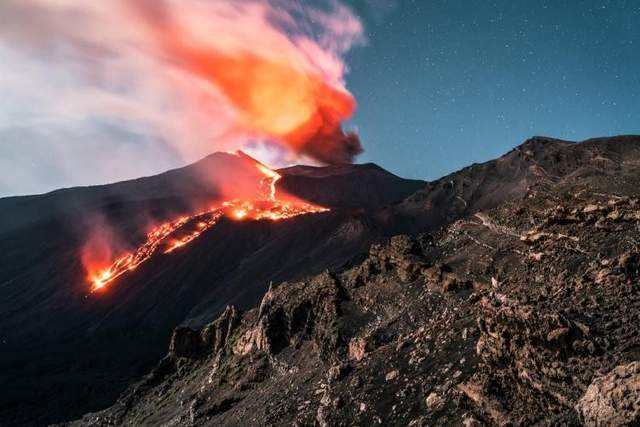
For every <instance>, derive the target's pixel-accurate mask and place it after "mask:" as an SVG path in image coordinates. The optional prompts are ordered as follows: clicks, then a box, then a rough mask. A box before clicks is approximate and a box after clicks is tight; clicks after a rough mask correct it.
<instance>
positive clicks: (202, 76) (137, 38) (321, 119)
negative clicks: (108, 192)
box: [0, 0, 363, 188]
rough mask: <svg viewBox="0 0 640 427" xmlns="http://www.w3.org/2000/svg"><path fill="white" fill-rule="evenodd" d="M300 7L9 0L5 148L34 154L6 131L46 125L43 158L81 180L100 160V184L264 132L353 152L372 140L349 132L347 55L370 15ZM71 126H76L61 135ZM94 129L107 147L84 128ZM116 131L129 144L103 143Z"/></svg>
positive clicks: (1, 49) (303, 147) (2, 116)
mask: <svg viewBox="0 0 640 427" xmlns="http://www.w3.org/2000/svg"><path fill="white" fill-rule="evenodd" d="M301 4H302V2H299V1H297V0H271V1H257V0H247V1H242V0H209V1H207V0H112V1H108V2H106V1H94V2H79V1H75V0H8V1H4V2H2V4H0V76H4V77H0V92H1V93H3V94H4V95H6V98H5V99H7V100H10V101H11V102H7V103H5V104H4V106H0V136H1V135H4V136H5V138H4V139H5V142H4V144H5V145H4V147H3V146H2V145H0V158H4V161H6V162H15V161H20V160H23V158H24V157H29V153H28V152H27V151H28V148H27V147H28V145H29V144H28V143H25V142H23V144H24V146H25V149H22V150H21V149H18V148H16V146H13V147H9V146H8V144H17V142H15V143H14V142H11V141H10V142H7V141H6V140H7V138H6V135H12V134H16V133H19V134H23V133H24V132H19V131H18V130H17V129H33V128H36V127H37V128H38V129H39V134H40V135H41V136H43V138H44V137H45V136H48V137H50V138H51V140H55V141H57V144H56V146H55V147H47V150H51V153H52V155H51V156H45V157H47V158H48V159H49V160H43V162H45V163H46V162H47V161H48V162H50V163H52V164H53V163H54V162H55V166H50V167H57V168H61V170H60V171H59V173H58V175H62V176H65V177H66V176H67V175H70V174H71V175H70V176H71V178H73V179H83V178H84V177H77V176H75V175H73V174H74V171H75V170H84V171H87V173H90V171H92V173H94V174H96V176H93V177H91V178H89V179H88V181H90V182H91V181H96V180H98V181H100V180H115V179H121V178H124V177H126V176H121V175H131V176H136V175H139V174H140V173H142V172H145V171H140V170H139V168H140V165H143V166H145V163H144V162H145V161H147V162H148V163H150V164H149V167H151V164H153V163H154V162H152V161H149V153H150V152H151V151H153V152H156V153H157V158H158V159H162V160H161V161H162V164H163V165H164V163H166V159H167V158H179V159H181V160H186V161H191V160H195V159H196V158H198V157H202V156H204V155H206V154H209V153H211V152H212V151H216V150H232V149H237V148H243V147H244V146H246V145H251V144H254V145H255V144H256V143H260V142H261V141H267V142H268V144H263V145H262V146H267V147H273V145H274V144H277V147H278V149H279V150H282V151H283V152H285V153H288V156H289V158H291V157H293V158H296V159H298V160H299V159H304V158H306V159H311V160H312V161H315V162H319V163H343V162H351V161H352V160H353V158H354V156H355V155H357V154H358V153H359V152H361V147H360V143H359V141H358V138H357V136H356V135H354V134H348V133H345V132H344V131H343V129H342V123H343V122H344V121H345V120H347V119H348V118H349V117H350V116H351V115H352V114H353V111H354V109H355V100H354V98H353V96H352V95H351V94H350V93H349V92H348V91H347V90H346V88H345V81H344V77H345V73H346V71H347V70H346V66H345V63H344V60H343V58H344V55H345V54H346V52H347V51H348V50H349V49H350V48H351V47H352V46H353V45H354V44H357V43H360V42H362V41H363V35H362V33H363V30H362V25H361V22H360V21H359V19H358V18H357V17H356V16H354V15H353V13H352V12H351V11H350V9H349V8H347V7H346V6H344V5H343V4H341V3H339V2H338V1H337V0H331V1H330V0H328V1H327V2H326V3H325V4H323V5H321V6H318V7H317V8H309V7H304V8H303V7H302V6H301ZM3 57H5V58H6V59H7V60H8V61H3V60H2V58H3ZM61 128H62V129H64V130H65V135H76V137H75V138H60V137H59V136H57V135H56V132H57V130H59V129H61ZM47 129H50V131H47ZM88 129H89V130H88ZM99 131H102V132H99ZM95 134H101V138H100V140H101V143H100V144H98V143H96V142H92V140H93V139H92V138H85V139H84V140H83V139H82V136H83V135H85V136H86V135H95ZM105 134H108V135H109V136H113V139H114V140H115V139H117V138H118V137H120V141H118V142H114V143H111V144H109V143H106V144H105V142H104V139H105V137H104V135H105ZM10 139H11V138H9V140H10ZM90 139H91V140H90ZM106 139H108V138H106ZM61 140H62V141H61ZM122 141H125V142H122ZM150 144H154V145H153V147H152V148H151V149H150ZM41 146H42V145H41V143H39V144H38V147H39V148H41ZM138 147H140V148H138ZM3 154H6V155H3ZM60 158H64V159H65V160H64V162H61V161H59V160H60ZM51 159H57V160H55V161H54V160H51ZM61 163H64V166H61ZM123 164H128V165H130V166H128V167H126V166H122V165H123ZM155 164H156V165H157V162H156V163H155ZM87 165H90V166H89V167H87ZM114 165H118V166H117V169H115V170H117V173H116V174H115V175H116V176H112V175H113V173H112V171H113V170H114ZM0 166H5V165H2V164H0ZM6 166H9V163H8V164H7V165H6ZM45 169H46V168H45ZM51 174H53V175H56V172H55V171H52V172H51ZM73 179H72V180H73ZM3 186H7V183H6V182H0V188H2V187H3Z"/></svg>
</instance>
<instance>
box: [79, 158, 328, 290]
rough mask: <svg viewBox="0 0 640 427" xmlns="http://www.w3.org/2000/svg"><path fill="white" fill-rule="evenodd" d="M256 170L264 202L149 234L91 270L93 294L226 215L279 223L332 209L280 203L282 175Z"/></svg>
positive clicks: (231, 206) (232, 204)
mask: <svg viewBox="0 0 640 427" xmlns="http://www.w3.org/2000/svg"><path fill="white" fill-rule="evenodd" d="M256 167H257V168H258V170H260V172H261V173H262V174H263V175H264V176H265V177H264V178H263V179H262V182H261V186H262V187H263V189H264V193H265V194H264V196H263V199H260V200H238V199H236V200H230V201H226V202H224V203H222V206H221V207H213V208H211V209H210V210H209V211H205V212H199V213H196V214H194V215H191V216H182V217H180V218H178V219H176V220H174V221H172V222H167V223H164V224H162V225H159V226H157V227H155V228H154V229H153V230H151V231H150V232H149V233H148V234H147V239H146V241H145V242H144V243H143V244H142V245H141V246H139V247H138V249H136V250H135V251H134V252H130V253H125V254H123V255H121V256H119V257H118V258H116V259H115V260H114V261H113V262H112V263H111V265H110V266H109V267H107V268H103V269H98V270H97V271H92V269H91V268H87V270H88V271H89V274H88V278H89V282H90V285H91V292H95V291H98V290H101V289H104V288H105V287H106V286H107V285H108V284H109V283H111V282H113V281H114V280H116V279H117V278H119V277H120V276H122V275H123V274H125V273H127V272H128V271H132V270H135V269H136V268H137V267H138V266H139V265H140V264H142V263H144V262H145V261H147V260H149V259H150V258H151V257H153V256H155V255H156V254H163V255H169V254H171V253H173V252H174V251H176V250H178V249H180V248H182V247H184V246H187V245H188V244H189V243H191V242H192V241H194V240H195V239H197V238H198V237H200V235H201V234H202V233H204V232H205V231H206V230H208V229H210V228H211V227H213V226H214V225H216V224H217V222H218V221H219V220H220V218H222V217H223V216H226V217H228V218H230V219H232V220H235V221H246V220H254V221H257V220H269V221H278V220H282V219H288V218H293V217H296V216H298V215H304V214H310V213H320V212H326V211H328V210H329V209H326V208H323V207H319V206H315V205H312V204H309V203H306V202H303V201H281V200H278V199H277V197H276V182H277V181H278V180H279V179H280V178H281V176H280V175H279V174H278V173H277V172H275V171H273V170H271V169H269V168H268V167H266V166H264V165H262V164H259V163H256Z"/></svg>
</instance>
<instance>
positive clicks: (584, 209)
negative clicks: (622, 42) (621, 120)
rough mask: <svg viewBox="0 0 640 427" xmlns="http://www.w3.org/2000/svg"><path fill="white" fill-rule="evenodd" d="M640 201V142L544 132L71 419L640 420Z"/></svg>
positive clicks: (221, 315) (428, 190) (230, 316)
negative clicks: (103, 404) (572, 139)
mask: <svg viewBox="0 0 640 427" xmlns="http://www.w3.org/2000/svg"><path fill="white" fill-rule="evenodd" d="M639 189H640V137H618V138H609V139H599V140H590V141H585V142H582V143H578V144H575V143H569V142H564V141H557V140H551V139H547V138H534V139H532V140H529V141H527V142H526V143H524V144H523V145H521V146H519V147H518V148H516V149H515V150H513V151H512V152H510V153H507V154H506V155H505V156H503V157H501V158H500V159H497V160H495V161H492V162H488V163H485V164H482V165H474V166H471V167H469V168H467V169H465V170H462V171H460V172H457V173H455V174H452V175H450V176H448V177H445V178H442V179H441V180H439V181H435V182H433V183H429V184H427V185H426V186H425V187H424V188H423V189H421V190H419V191H418V192H416V193H414V194H413V195H411V196H409V197H407V198H405V199H404V200H403V201H401V202H399V203H392V204H389V205H387V206H383V207H381V208H380V210H379V211H377V212H376V213H375V214H374V215H372V216H370V218H375V221H376V224H378V225H377V226H383V225H385V224H386V225H388V228H386V230H388V231H389V234H396V233H400V234H397V235H395V236H393V237H390V238H388V239H385V240H381V243H376V242H373V244H371V245H370V246H369V249H368V250H363V251H359V252H358V251H354V252H353V253H352V256H351V258H350V259H349V260H348V262H345V263H342V264H340V265H337V264H334V266H332V267H329V268H328V269H326V270H325V271H323V272H321V273H319V274H312V275H307V276H304V277H301V278H300V279H296V280H287V281H280V282H275V281H274V282H273V284H272V285H271V286H270V287H269V289H268V291H267V292H266V294H264V295H263V296H262V298H261V301H260V302H259V304H257V305H256V306H255V307H254V308H248V307H247V308H248V309H247V308H243V307H239V306H237V305H234V304H229V305H228V306H227V307H226V308H225V309H222V308H220V309H218V310H217V313H218V316H217V318H216V320H213V321H212V322H210V323H207V324H205V325H201V326H200V325H198V324H197V322H196V323H194V322H192V323H189V322H186V323H183V324H182V325H181V326H179V327H177V328H176V329H174V331H173V333H172V336H171V339H170V342H169V344H168V346H167V350H166V351H167V354H166V356H165V357H164V358H163V359H162V360H161V361H160V362H159V364H158V365H157V366H156V367H155V368H154V369H153V370H152V371H151V372H150V373H149V374H147V375H146V376H145V377H144V378H143V379H142V380H140V381H139V382H137V383H136V384H135V385H133V386H131V387H129V388H128V389H127V390H126V391H125V392H124V393H123V394H122V395H121V396H120V397H119V399H118V400H117V402H116V403H115V404H114V405H113V406H111V407H109V408H108V409H105V410H103V411H100V412H95V413H90V414H87V415H85V416H84V417H83V418H81V419H80V420H78V421H75V422H73V423H72V425H100V426H103V425H180V426H182V425H184V426H191V425H216V426H217V425H299V426H302V425H319V426H333V425H345V426H346V425H409V426H423V425H424V426H427V425H465V426H468V427H469V426H478V425H588V426H600V425H638V424H639V423H640V367H639V365H638V361H639V359H640V337H639V336H638V331H639V329H640V191H639ZM392 218H393V219H394V221H392V220H391V219H392ZM371 221H373V219H371Z"/></svg>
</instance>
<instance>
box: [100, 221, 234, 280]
mask: <svg viewBox="0 0 640 427" xmlns="http://www.w3.org/2000/svg"><path fill="white" fill-rule="evenodd" d="M221 216H222V211H221V210H220V209H212V210H211V211H209V212H200V213H198V214H195V215H193V216H182V217H180V218H178V219H177V220H175V221H172V222H167V223H164V224H162V225H159V226H157V227H155V228H154V229H153V230H151V231H150V232H149V233H148V234H147V238H146V240H145V242H144V243H143V244H142V245H141V246H139V247H138V249H136V251H135V252H131V253H125V254H124V255H121V256H120V257H118V258H117V259H116V260H115V261H114V262H113V263H112V264H111V265H110V266H109V267H108V268H104V269H99V270H98V271H95V272H91V271H90V272H89V281H90V282H91V290H92V291H96V290H99V289H102V288H104V287H105V286H106V285H107V284H109V283H110V282H113V281H114V280H115V279H117V278H118V277H120V276H122V275H123V274H124V273H126V272H128V271H132V270H135V269H136V268H137V267H138V266H139V265H140V264H142V263H143V262H145V261H147V260H148V259H149V258H151V257H152V256H153V255H155V254H156V253H158V252H162V253H165V254H168V253H171V252H173V251H174V250H176V249H178V248H180V247H182V246H185V245H186V244H188V243H189V242H191V241H192V240H194V239H195V238H197V237H198V236H200V234H202V233H203V232H204V231H206V230H207V229H209V228H211V227H212V226H214V225H215V223H216V222H217V221H218V220H219V219H220V217H221Z"/></svg>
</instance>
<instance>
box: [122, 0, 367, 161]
mask: <svg viewBox="0 0 640 427" xmlns="http://www.w3.org/2000/svg"><path fill="white" fill-rule="evenodd" d="M156 3H157V2H149V1H148V0H129V5H130V6H131V10H132V11H133V12H134V13H135V16H136V17H137V18H138V19H139V18H142V22H144V23H146V28H147V30H148V32H149V35H150V36H151V39H152V40H153V41H154V44H155V45H156V48H157V49H158V50H159V51H160V52H161V53H162V55H164V56H166V57H167V58H170V59H171V63H172V64H173V65H174V66H176V67H179V68H180V69H182V70H183V71H185V72H187V73H188V74H189V75H191V76H193V77H195V78H196V79H201V80H202V81H204V82H206V83H207V84H209V85H211V86H212V87H214V88H215V89H216V90H217V91H218V92H219V93H220V95H221V96H222V97H223V98H224V99H225V100H226V101H227V103H228V104H229V105H230V106H231V107H232V109H233V110H234V112H235V114H236V116H237V119H236V121H237V123H236V124H235V130H236V131H238V132H239V133H242V134H249V135H255V136H258V137H266V138H268V139H270V140H273V141H274V142H277V143H280V144H282V145H283V146H285V147H286V148H287V149H288V150H290V151H292V152H294V153H296V154H303V155H306V156H308V157H311V158H314V159H315V160H318V161H320V162H323V163H351V162H352V161H353V158H354V157H355V156H356V155H357V154H359V153H360V152H361V151H362V149H361V147H360V142H359V140H358V138H357V136H356V135H355V134H345V133H344V132H343V130H342V122H344V121H345V120H348V119H349V118H350V117H351V116H352V114H353V112H354V110H355V107H356V102H355V99H354V98H353V96H352V95H351V94H350V93H349V92H347V90H346V89H345V88H344V87H343V85H342V83H341V82H340V81H339V80H340V78H336V77H337V76H335V75H334V76H329V74H337V75H340V77H342V76H341V73H342V72H343V70H342V68H343V67H341V66H338V67H335V64H333V68H338V69H340V71H335V70H332V72H328V71H327V70H326V68H327V66H325V69H323V67H322V66H319V65H318V64H317V63H316V61H318V62H321V61H320V59H319V58H320V57H324V60H325V61H326V62H332V61H335V62H339V60H338V58H337V57H332V58H331V60H327V58H326V57H327V56H331V55H328V53H327V52H324V51H323V50H322V49H321V48H319V47H318V46H317V45H314V46H315V50H314V51H313V52H309V51H305V50H304V49H303V48H302V47H301V45H299V44H297V43H296V42H295V41H294V40H290V39H289V38H288V37H287V36H285V33H284V31H276V35H274V34H273V32H274V28H273V26H271V25H269V24H267V22H266V21H267V19H266V18H265V17H264V16H262V15H260V16H262V19H255V20H254V21H252V22H251V25H252V27H249V28H244V29H242V28H241V29H238V28H233V27H229V28H226V30H227V31H239V30H240V31H241V32H242V31H244V32H245V33H251V34H253V36H252V37H256V40H252V41H246V40H244V42H239V40H238V39H240V38H242V37H241V36H239V35H236V36H230V35H229V34H228V33H225V34H222V35H219V36H218V37H216V36H215V35H213V34H212V35H211V36H207V35H206V33H205V34H203V33H200V32H198V31H195V30H193V28H190V27H188V26H187V25H188V24H187V23H186V22H191V21H188V20H187V19H184V17H183V19H182V20H181V19H180V14H179V13H177V12H176V10H175V9H173V8H172V7H170V6H169V5H170V4H171V3H167V2H160V3H158V4H156ZM218 6H220V5H218ZM257 6H258V5H255V4H254V5H253V8H251V7H248V9H247V13H250V11H251V10H253V9H255V8H256V7H257ZM223 9H224V8H223ZM258 9H260V8H258ZM233 10H234V9H233V8H231V9H229V10H226V9H225V12H222V13H219V14H218V15H217V18H216V20H217V21H218V24H219V25H221V28H220V30H219V31H224V30H225V26H224V25H228V22H226V21H227V20H228V18H226V19H225V18H222V16H224V15H225V14H227V13H229V14H230V13H234V12H232V11H233ZM235 13H237V11H236V12H235ZM263 13H266V12H263ZM193 22H198V21H197V20H194V21H193ZM245 25H250V24H245ZM194 26H195V24H194ZM253 26H255V27H256V28H253ZM259 28H264V30H265V32H264V34H263V37H264V38H266V39H267V40H269V42H270V43H271V45H269V46H268V47H265V46H264V43H263V42H262V43H261V40H259V37H260V34H259V31H258V29H259ZM308 44H309V43H308ZM258 46H261V47H258ZM314 54H315V57H313V58H311V56H314ZM212 119H214V118H212Z"/></svg>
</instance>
